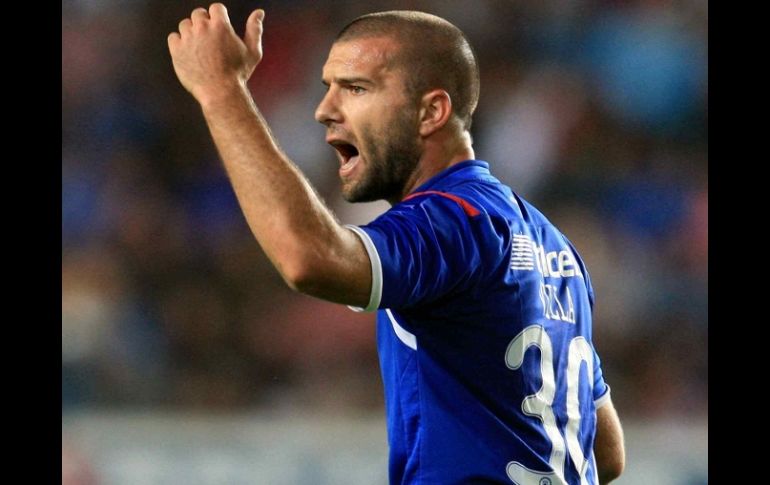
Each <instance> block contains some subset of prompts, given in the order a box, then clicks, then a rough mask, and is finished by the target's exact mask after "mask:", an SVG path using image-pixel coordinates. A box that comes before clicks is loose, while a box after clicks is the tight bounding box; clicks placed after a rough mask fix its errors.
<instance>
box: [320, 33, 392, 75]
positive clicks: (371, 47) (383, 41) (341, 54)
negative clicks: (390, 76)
mask: <svg viewBox="0 0 770 485" xmlns="http://www.w3.org/2000/svg"><path fill="white" fill-rule="evenodd" d="M398 48H399V47H398V44H397V43H396V42H395V40H394V39H393V38H392V37H362V38H354V39H350V40H342V41H338V42H335V43H334V44H333V45H332V47H331V50H330V51H329V57H328V58H327V60H326V63H325V64H324V67H323V72H322V77H323V79H324V81H326V82H331V81H333V80H334V79H335V78H338V77H339V78H347V77H351V76H352V77H357V76H365V77H371V78H377V77H381V76H384V75H385V74H387V73H388V72H390V71H392V70H393V67H394V60H395V56H396V54H397V50H398Z"/></svg>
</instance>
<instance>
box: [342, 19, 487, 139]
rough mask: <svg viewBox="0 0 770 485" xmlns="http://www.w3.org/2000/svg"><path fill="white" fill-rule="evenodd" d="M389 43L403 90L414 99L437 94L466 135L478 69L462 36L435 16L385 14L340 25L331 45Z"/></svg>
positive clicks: (476, 94)
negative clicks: (403, 77) (442, 94)
mask: <svg viewBox="0 0 770 485" xmlns="http://www.w3.org/2000/svg"><path fill="white" fill-rule="evenodd" d="M380 36H389V37H393V38H394V39H395V40H396V41H397V42H398V43H399V44H400V50H399V52H398V53H396V55H395V59H394V62H395V63H396V64H397V65H400V66H402V67H404V71H405V72H406V74H407V89H409V91H410V94H412V95H415V96H419V95H422V94H423V93H425V92H427V91H429V90H431V89H435V88H440V89H444V90H446V92H447V93H449V97H450V98H451V100H452V107H453V110H454V113H455V114H456V116H457V117H458V118H459V119H460V121H461V122H462V125H463V128H464V129H465V130H470V127H471V121H472V116H473V112H474V111H475V110H476V105H477V104H478V101H479V89H480V80H479V66H478V61H477V58H476V54H475V52H474V51H473V48H472V47H471V44H470V42H468V39H467V38H466V37H465V34H463V32H462V31H461V30H460V29H459V28H457V27H456V26H455V25H453V24H452V23H451V22H449V21H447V20H444V19H443V18H441V17H437V16H436V15H431V14H428V13H424V12H417V11H409V10H391V11H388V12H377V13H370V14H367V15H363V16H361V17H358V18H357V19H355V20H353V21H352V22H350V23H349V24H348V25H346V26H345V27H344V28H343V29H342V30H341V31H340V33H339V34H337V37H336V38H335V40H334V42H335V43H336V42H341V41H346V40H354V39H358V38H367V37H380Z"/></svg>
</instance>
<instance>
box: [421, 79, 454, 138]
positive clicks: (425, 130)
mask: <svg viewBox="0 0 770 485" xmlns="http://www.w3.org/2000/svg"><path fill="white" fill-rule="evenodd" d="M451 116H452V98H450V97H449V93H447V92H446V91H444V90H443V89H434V90H432V91H428V92H427V93H425V94H424V95H423V96H422V98H421V99H420V135H422V136H430V135H431V134H433V133H435V132H436V131H438V130H440V129H441V128H442V127H443V126H444V125H446V124H447V122H448V121H449V118H450V117H451Z"/></svg>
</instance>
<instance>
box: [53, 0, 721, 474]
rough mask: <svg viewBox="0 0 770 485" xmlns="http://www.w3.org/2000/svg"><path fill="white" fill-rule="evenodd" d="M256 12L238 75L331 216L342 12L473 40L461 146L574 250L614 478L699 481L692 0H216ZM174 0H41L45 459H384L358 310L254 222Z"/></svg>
mask: <svg viewBox="0 0 770 485" xmlns="http://www.w3.org/2000/svg"><path fill="white" fill-rule="evenodd" d="M225 3H226V5H227V7H228V9H229V12H230V16H231V19H232V20H233V23H234V25H236V29H237V30H239V31H242V29H243V27H242V26H243V24H244V22H245V19H246V16H247V15H248V13H249V12H250V11H251V10H252V9H253V8H256V7H263V8H265V9H266V11H267V18H266V31H265V36H264V46H265V59H264V61H263V63H262V65H261V66H260V67H259V68H258V70H257V72H256V75H255V76H254V78H253V79H252V81H251V88H252V91H253V93H254V96H255V99H256V100H257V103H258V105H259V106H260V108H261V110H262V111H263V113H264V115H265V116H266V118H267V119H268V121H269V122H270V125H271V126H272V128H273V131H274V132H275V134H276V135H277V137H278V139H279V140H280V141H281V143H282V145H283V148H284V149H285V150H286V151H287V152H288V154H289V155H290V156H291V157H292V159H293V160H295V161H296V162H297V163H298V165H300V166H301V168H302V169H303V170H304V172H305V173H306V174H307V176H308V177H309V178H310V180H311V181H312V182H313V183H314V185H315V186H316V187H317V188H318V190H319V192H320V193H321V194H322V195H323V197H324V198H325V199H326V200H327V202H328V203H329V204H330V205H331V206H332V207H333V208H334V210H335V211H336V213H337V214H338V216H339V218H340V219H341V220H342V221H343V222H346V223H365V222H368V221H369V220H371V219H372V218H373V217H374V216H376V215H377V214H379V213H380V212H382V211H384V210H385V209H386V208H387V205H385V204H384V203H375V204H367V205H362V206H353V205H349V204H345V203H343V202H342V200H341V198H340V197H339V191H338V185H337V175H336V164H337V162H336V158H335V156H334V154H333V151H332V150H331V149H330V148H329V147H327V146H326V145H325V144H324V142H323V133H324V130H323V127H322V126H321V125H319V124H318V123H316V122H315V121H314V120H313V110H314V108H315V105H316V103H317V102H318V101H319V100H320V98H321V95H322V92H323V87H322V86H321V84H320V82H319V81H320V70H321V66H322V64H323V62H324V61H325V59H326V54H327V52H328V48H329V46H330V42H331V40H332V38H333V37H334V35H335V34H336V33H337V31H338V30H339V29H340V28H341V27H342V26H343V25H344V24H345V23H347V21H349V20H351V19H352V18H354V17H356V16H358V15H360V14H363V13H367V12H370V11H375V10H385V9H394V8H408V9H418V10H425V11H429V12H432V13H436V14H438V15H441V16H443V17H445V18H447V19H449V20H450V21H452V22H454V23H455V24H456V25H458V26H459V27H460V28H461V29H463V30H464V31H465V32H466V33H467V35H468V36H469V38H470V39H471V42H472V44H473V45H474V46H475V48H476V50H477V52H478V54H479V57H480V65H481V70H482V73H481V75H482V94H481V101H480V106H479V109H478V111H477V115H476V117H475V121H474V127H473V134H474V138H475V148H476V153H477V156H478V157H479V158H481V159H484V160H488V161H490V162H491V164H492V169H493V173H495V174H496V175H497V176H498V177H499V178H501V179H503V180H504V181H506V182H507V183H509V184H510V185H511V186H512V187H513V188H514V189H515V190H516V191H517V192H518V193H520V194H521V195H523V196H524V197H525V198H527V199H529V200H530V201H532V202H533V203H535V204H536V205H537V206H538V207H540V208H541V209H542V210H543V211H544V212H545V213H546V215H548V216H550V217H551V219H552V220H553V221H554V222H556V224H557V225H558V226H559V227H560V228H562V230H563V231H564V232H565V233H566V234H567V235H568V236H569V237H570V239H571V240H572V241H573V242H574V243H575V245H576V246H577V248H578V250H579V251H580V252H581V254H582V255H583V257H584V259H585V260H586V261H587V264H588V267H589V270H590V271H591V275H592V278H593V282H594V286H595V289H596V294H597V304H596V311H595V327H594V332H595V343H596V346H597V347H598V350H599V352H600V355H601V356H602V358H603V365H604V373H605V377H606V379H607V380H608V382H609V383H610V385H611V386H612V389H613V399H614V401H615V403H616V406H617V408H618V410H619V413H620V415H621V418H622V419H623V422H624V424H625V426H626V432H627V449H628V468H627V472H626V474H625V475H624V476H623V477H622V478H621V479H619V480H618V481H617V483H619V484H621V485H623V484H627V485H628V484H652V485H668V484H670V485H702V484H705V483H707V481H708V472H707V463H708V457H707V446H708V421H707V412H708V397H707V394H708V363H707V359H708V351H707V344H708V315H707V313H708V300H707V290H708V175H707V172H708V161H707V145H708V139H707V138H708V129H707V125H708V100H707V98H708V82H707V69H708V67H707V66H708V63H707V58H708V51H707V37H708V28H707V20H708V7H707V2H706V1H705V0H680V1H675V0H672V1H667V0H645V1H598V0H593V1H591V0H542V1H526V2H525V1H511V0H481V1H477V2H467V1H460V0H441V1H439V0H434V1H375V0H369V1H361V0H356V1H353V0H328V1H309V0H293V1H289V0H284V1H263V2H258V3H254V2H245V1H240V0H239V1H230V2H225ZM201 5H203V4H198V3H194V2H190V1H186V0H185V1H168V2H167V1H159V0H104V1H95V0H63V3H62V483H63V484H67V485H73V484H90V485H93V484H120V485H123V484H126V485H128V484H131V485H136V484H182V483H184V484H196V485H197V484H314V485H319V484H320V485H323V484H364V483H366V484H384V483H386V480H387V478H386V474H387V465H386V463H387V458H386V444H385V425H384V416H383V408H382V391H381V382H380V378H379V370H378V367H377V357H376V350H375V345H374V328H373V324H372V322H373V316H371V315H360V314H355V313H352V312H350V311H348V310H347V309H345V308H344V307H341V306H335V305H332V304H327V303H324V302H321V301H318V300H314V299H312V298H309V297H305V296H301V295H297V294H294V293H292V292H291V291H290V290H288V289H287V288H286V287H285V286H284V284H283V283H282V281H281V280H280V278H279V276H278V275H277V273H276V272H275V270H273V269H272V267H271V266H270V264H269V263H268V261H267V260H266V258H265V257H264V255H263V253H262V252H261V250H260V249H259V247H258V246H257V244H256V243H255V241H254V240H253V238H252V236H251V234H250V232H249V230H248V228H247V226H246V223H245V221H244V219H243V216H242V215H241V213H240V211H239V208H238V205H237V203H236V200H235V198H234V196H233V193H232V191H231V189H230V186H229V183H228V181H227V179H226V177H225V175H224V173H223V171H222V169H221V168H220V162H219V161H218V159H217V155H216V153H215V151H214V149H213V145H212V143H211V141H210V139H209V136H208V133H207V130H206V127H205V124H204V121H203V119H202V117H201V115H200V112H199V109H198V107H197V105H196V103H195V102H194V101H193V99H192V98H191V97H190V96H189V95H188V94H187V93H186V92H184V91H183V89H182V88H181V86H180V85H179V84H178V82H177V81H176V78H175V76H174V73H173V70H172V67H171V62H170V58H169V55H168V53H167V49H166V36H167V34H168V33H169V32H170V31H172V30H175V29H176V25H177V23H178V22H179V20H181V19H182V18H183V17H185V16H187V15H189V12H190V11H191V10H192V9H193V8H194V7H197V6H201Z"/></svg>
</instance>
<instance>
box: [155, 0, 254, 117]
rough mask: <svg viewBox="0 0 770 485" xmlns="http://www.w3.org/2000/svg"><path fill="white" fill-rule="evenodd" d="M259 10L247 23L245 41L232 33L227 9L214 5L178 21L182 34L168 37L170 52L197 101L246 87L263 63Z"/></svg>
mask: <svg viewBox="0 0 770 485" xmlns="http://www.w3.org/2000/svg"><path fill="white" fill-rule="evenodd" d="M264 17H265V12H264V10H262V9H257V10H254V11H253V12H251V15H249V18H248V20H247V21H246V33H245V34H244V36H243V39H241V38H240V37H238V35H237V34H236V33H235V31H234V30H233V26H232V25H231V24H230V18H229V17H228V15H227V9H226V8H225V6H224V5H222V4H221V3H213V4H211V6H210V7H209V9H208V10H206V9H205V8H196V9H195V10H193V12H192V14H191V15H190V18H186V19H184V20H182V21H181V22H179V32H172V33H171V34H169V36H168V50H169V52H170V53H171V59H172V61H173V63H174V71H175V72H176V75H177V77H178V78H179V81H180V82H181V83H182V86H184V87H185V89H187V90H188V91H189V92H190V93H191V94H192V95H193V96H194V97H195V99H197V100H198V102H201V103H202V102H204V100H206V99H207V98H210V97H212V96H216V95H217V94H219V93H222V92H224V91H226V90H227V88H230V87H242V86H245V84H246V81H248V79H249V78H250V77H251V74H252V72H254V68H255V67H256V66H257V64H259V62H260V61H261V60H262V21H263V19H264Z"/></svg>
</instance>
